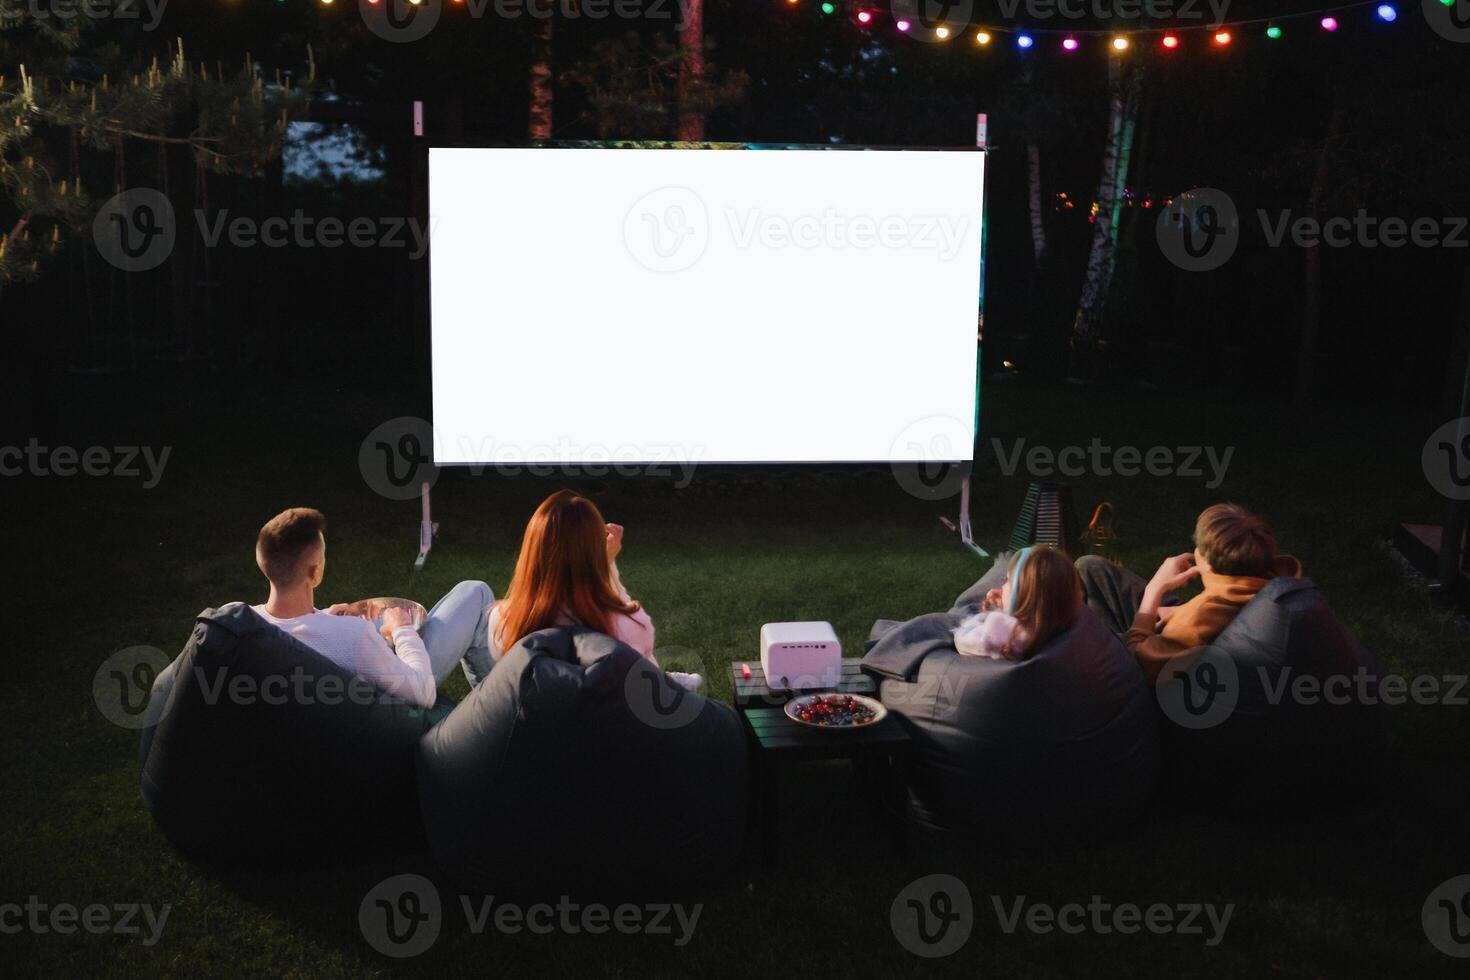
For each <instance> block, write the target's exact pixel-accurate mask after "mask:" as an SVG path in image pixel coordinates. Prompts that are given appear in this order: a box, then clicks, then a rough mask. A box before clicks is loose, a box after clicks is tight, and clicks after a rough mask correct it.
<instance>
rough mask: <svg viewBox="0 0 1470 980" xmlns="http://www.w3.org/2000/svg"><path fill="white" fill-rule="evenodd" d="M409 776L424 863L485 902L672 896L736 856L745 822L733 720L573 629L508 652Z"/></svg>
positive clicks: (741, 737)
mask: <svg viewBox="0 0 1470 980" xmlns="http://www.w3.org/2000/svg"><path fill="white" fill-rule="evenodd" d="M418 766H419V786H420V798H421V801H422V805H423V818H424V827H425V830H426V832H427V834H428V838H429V844H430V847H431V848H432V849H433V852H434V856H435V858H436V860H437V861H438V863H439V865H440V866H441V867H442V868H443V869H444V870H445V871H447V872H449V873H450V874H452V875H454V876H455V877H457V878H458V879H460V880H461V881H462V882H464V883H465V884H467V885H470V886H473V887H477V888H483V889H487V890H497V891H499V892H504V891H511V892H514V893H523V894H532V893H534V894H550V895H558V894H586V893H588V892H615V893H616V894H618V895H619V896H625V895H628V894H630V893H631V892H630V890H634V891H636V890H639V889H642V890H647V891H651V892H653V893H655V894H656V893H657V892H658V890H660V889H684V888H687V887H691V886H696V885H698V884H700V883H703V882H705V881H707V880H708V879H709V878H710V877H712V876H715V875H718V874H719V873H721V872H723V871H724V870H726V869H727V868H728V867H729V866H730V865H731V864H732V863H733V862H734V861H735V860H736V859H737V857H738V854H739V849H740V847H741V844H742V840H743V836H744V831H745V826H746V798H747V793H748V782H747V774H746V744H745V733H744V731H743V729H742V726H741V724H740V721H739V719H738V718H737V717H736V715H735V712H734V711H733V710H731V709H730V708H729V707H727V706H726V705H723V704H720V703H718V702H715V701H712V700H710V699H708V698H705V697H702V696H701V695H699V694H694V693H689V692H686V691H684V690H682V689H680V688H679V687H677V686H676V685H674V684H673V683H672V682H671V681H669V679H668V678H667V677H666V676H665V675H664V673H663V672H662V671H660V670H658V669H657V668H656V667H654V666H653V665H652V664H650V663H649V662H648V661H647V660H645V659H644V658H643V657H641V656H639V655H638V653H637V652H636V651H635V650H633V649H632V648H631V647H629V646H626V645H625V644H622V643H619V642H618V641H616V640H614V639H612V638H610V637H607V636H604V635H602V634H600V633H594V632H592V631H591V630H587V629H583V628H581V627H566V628H554V629H547V630H542V631H540V632H538V633H533V634H531V635H530V636H528V637H526V638H525V639H524V640H522V641H521V642H520V643H518V644H516V645H515V646H514V647H512V648H511V649H510V650H509V651H508V652H507V653H506V655H505V657H504V658H503V659H501V660H500V661H499V662H498V663H497V664H496V665H495V669H494V670H493V671H491V673H490V676H489V677H488V678H487V679H486V680H485V681H484V682H482V683H481V684H480V685H479V686H478V687H476V688H475V689H474V690H473V691H472V692H471V693H470V695H469V697H467V698H466V699H465V700H464V702H463V703H461V704H460V705H459V706H458V707H457V708H455V709H454V711H453V712H452V713H451V714H450V715H449V717H448V718H446V719H445V720H444V721H443V722H442V723H440V724H439V725H438V726H437V727H436V728H434V730H433V731H431V732H429V733H428V734H427V735H426V736H424V739H423V741H422V743H421V745H420V748H419V757H418Z"/></svg>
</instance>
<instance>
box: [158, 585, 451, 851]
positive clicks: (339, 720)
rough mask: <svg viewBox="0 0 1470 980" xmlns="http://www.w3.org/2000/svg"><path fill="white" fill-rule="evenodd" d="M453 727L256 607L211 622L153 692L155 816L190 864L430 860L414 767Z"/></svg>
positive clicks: (232, 608) (214, 616)
mask: <svg viewBox="0 0 1470 980" xmlns="http://www.w3.org/2000/svg"><path fill="white" fill-rule="evenodd" d="M447 713H448V709H447V706H446V707H440V706H436V707H435V708H434V709H432V710H429V711H425V710H423V709H421V708H418V707H415V706H413V705H410V704H406V703H404V702H403V701H401V700H398V699H397V698H394V697H393V696H391V695H388V694H386V693H384V692H383V691H381V690H379V689H378V688H376V687H374V686H373V685H372V684H370V683H368V682H367V681H365V680H363V679H361V678H359V677H357V676H355V675H354V674H351V673H350V672H348V671H346V670H343V669H342V668H341V667H338V666H337V665H336V664H334V663H332V662H331V661H329V660H327V659H326V658H325V657H323V656H322V655H320V654H318V653H317V652H316V651H314V650H311V649H310V648H308V647H306V646H305V645H303V644H302V643H300V642H299V641H297V640H296V639H294V638H292V637H291V636H289V635H287V634H286V633H284V632H282V631H281V630H279V629H277V628H276V627H275V626H273V625H272V624H270V623H268V622H266V621H265V620H264V619H262V618H261V617H260V616H259V615H258V614H257V613H256V612H255V611H254V610H253V609H251V608H250V607H249V606H247V605H245V604H244V603H238V602H236V603H230V604H228V605H225V606H221V607H220V608H218V609H207V610H205V611H204V612H202V613H200V614H199V616H198V618H197V621H196V623H195V627H194V632H193V634H192V635H191V636H190V637H189V642H188V643H187V644H186V645H185V647H184V650H183V652H182V653H180V654H179V656H178V657H177V658H176V659H175V660H174V662H173V663H172V664H171V665H170V666H169V667H168V668H167V669H166V670H164V671H163V672H162V673H160V674H159V676H158V678H157V680H156V681H155V682H154V686H153V691H152V695H151V698H150V701H149V705H148V713H147V715H145V719H144V721H145V727H144V729H143V734H142V740H141V744H140V748H139V763H140V768H141V779H140V785H141V787H142V792H143V802H144V803H145V804H146V805H147V807H148V810H149V812H150V813H152V814H153V818H154V820H155V821H156V822H157V823H158V826H159V827H160V828H161V829H162V830H163V832H164V833H165V834H166V835H167V836H168V838H169V839H170V840H171V841H173V843H174V844H175V845H176V846H177V847H178V848H179V849H180V850H182V851H184V852H186V853H188V854H190V855H191V856H193V857H195V858H198V859H200V860H202V861H205V862H209V863H218V864H222V865H232V864H241V863H245V862H250V863H257V864H258V863H260V862H262V861H264V862H270V863H276V862H284V861H287V860H289V861H291V862H293V863H297V862H300V861H301V860H303V859H309V860H312V861H314V862H324V863H330V862H332V861H335V860H339V859H345V858H348V857H351V856H353V855H355V854H358V853H359V850H360V849H361V848H373V849H382V848H384V847H395V846H402V847H410V846H413V845H415V844H418V845H419V846H421V845H422V840H423V836H422V827H421V825H420V823H419V817H418V796H417V792H416V787H415V782H414V780H415V775H414V755H415V752H416V751H417V748H418V742H419V739H420V738H421V737H422V736H423V734H424V733H425V732H427V731H428V730H429V728H430V727H432V725H433V723H434V722H435V721H436V720H438V719H439V718H442V717H444V716H445V715H446V714H447Z"/></svg>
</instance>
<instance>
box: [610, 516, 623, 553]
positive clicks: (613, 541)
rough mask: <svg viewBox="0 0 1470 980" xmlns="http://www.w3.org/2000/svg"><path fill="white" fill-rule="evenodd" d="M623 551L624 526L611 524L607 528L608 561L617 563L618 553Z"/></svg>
mask: <svg viewBox="0 0 1470 980" xmlns="http://www.w3.org/2000/svg"><path fill="white" fill-rule="evenodd" d="M622 550H623V525H621V524H609V525H608V526H607V560H608V561H616V560H617V557H618V553H619V552H620V551H622Z"/></svg>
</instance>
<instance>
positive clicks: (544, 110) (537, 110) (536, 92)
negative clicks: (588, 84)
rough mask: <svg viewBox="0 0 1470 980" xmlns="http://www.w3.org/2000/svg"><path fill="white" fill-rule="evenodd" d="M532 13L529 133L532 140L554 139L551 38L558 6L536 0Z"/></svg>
mask: <svg viewBox="0 0 1470 980" xmlns="http://www.w3.org/2000/svg"><path fill="white" fill-rule="evenodd" d="M529 9H530V12H531V18H532V22H531V108H530V113H529V118H528V120H527V126H526V130H527V132H526V136H527V138H529V139H530V140H532V141H536V140H549V139H551V108H552V102H553V99H554V95H555V92H554V89H553V87H552V76H551V38H552V27H553V22H554V19H555V13H556V12H555V8H554V7H553V6H552V3H551V2H549V0H535V2H534V3H533V5H532V6H531V7H530V8H529Z"/></svg>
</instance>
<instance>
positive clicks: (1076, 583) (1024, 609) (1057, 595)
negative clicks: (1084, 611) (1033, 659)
mask: <svg viewBox="0 0 1470 980" xmlns="http://www.w3.org/2000/svg"><path fill="white" fill-rule="evenodd" d="M1020 558H1021V553H1020V552H1017V553H1016V554H1015V556H1014V557H1012V558H1011V565H1010V575H1009V577H1010V579H1011V594H1012V595H1013V596H1014V597H1015V608H1014V609H1012V610H1011V615H1013V616H1015V617H1016V619H1017V620H1018V621H1019V622H1020V623H1021V625H1022V626H1024V627H1026V629H1028V630H1030V632H1031V643H1030V645H1029V646H1028V647H1027V648H1026V651H1025V657H1023V659H1028V658H1030V656H1031V655H1032V654H1034V653H1036V652H1037V651H1038V650H1040V649H1041V648H1042V647H1044V646H1046V645H1047V644H1048V643H1050V642H1051V641H1052V640H1053V639H1054V638H1055V637H1056V636H1057V635H1059V634H1060V633H1063V632H1065V631H1066V629H1067V628H1068V627H1069V626H1071V625H1072V622H1073V621H1074V620H1075V619H1076V618H1077V613H1078V612H1079V611H1081V608H1082V580H1081V579H1080V578H1079V577H1078V575H1077V568H1076V566H1074V565H1073V564H1072V559H1070V558H1068V557H1067V554H1066V552H1064V551H1061V550H1059V549H1057V548H1054V547H1052V546H1051V545H1049V544H1038V545H1034V546H1032V548H1031V553H1030V554H1028V555H1027V556H1026V563H1025V564H1024V565H1022V567H1021V574H1020V577H1019V581H1018V580H1017V576H1016V565H1017V564H1019V563H1020Z"/></svg>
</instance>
